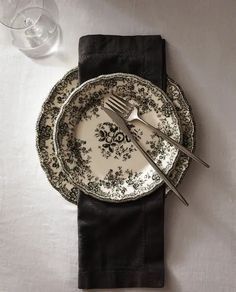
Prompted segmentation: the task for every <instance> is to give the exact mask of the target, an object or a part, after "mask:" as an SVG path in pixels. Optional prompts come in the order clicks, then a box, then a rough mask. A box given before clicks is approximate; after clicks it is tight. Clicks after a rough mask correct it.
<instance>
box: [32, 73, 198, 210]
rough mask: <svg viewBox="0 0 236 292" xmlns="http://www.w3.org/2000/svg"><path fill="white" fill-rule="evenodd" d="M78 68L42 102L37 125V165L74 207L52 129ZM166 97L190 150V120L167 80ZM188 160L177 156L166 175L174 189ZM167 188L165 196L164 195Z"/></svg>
mask: <svg viewBox="0 0 236 292" xmlns="http://www.w3.org/2000/svg"><path fill="white" fill-rule="evenodd" d="M78 85H79V84H78V68H74V69H72V70H70V71H69V72H68V73H67V74H66V75H64V77H63V78H62V79H61V80H59V81H58V82H57V84H56V85H55V86H54V87H53V88H52V90H51V91H50V93H49V95H48V97H47V99H46V100H45V102H44V104H43V106H42V110H41V113H40V116H39V119H38V122H37V128H36V131H37V150H38V154H39V158H40V163H41V166H42V168H43V169H44V171H45V173H46V175H47V178H48V180H49V182H50V183H51V185H52V186H53V187H54V188H55V189H56V190H57V191H58V192H59V193H60V194H61V195H62V196H63V198H65V199H66V200H68V201H69V202H71V203H74V204H76V203H77V197H78V196H79V189H78V187H76V186H75V184H74V183H73V182H72V180H71V179H70V177H68V176H67V174H65V172H64V170H63V169H62V168H61V166H60V164H59V161H58V158H57V156H56V153H55V149H54V145H53V129H54V125H55V120H56V118H57V116H58V113H59V111H60V109H61V107H62V105H63V104H64V102H65V101H66V99H67V98H68V96H69V95H70V93H71V92H72V91H73V90H74V89H75V88H76V87H77V86H78ZM167 96H168V98H169V99H170V100H171V101H172V102H173V104H174V106H175V108H176V110H177V113H178V115H179V119H180V124H181V127H182V132H183V145H184V146H185V147H187V148H188V149H189V150H193V148H194V141H195V132H194V123H193V116H192V112H191V109H190V106H189V105H188V102H187V100H186V98H185V97H184V94H183V92H182V90H181V89H180V87H179V85H178V84H177V83H176V82H174V81H173V80H172V79H171V78H169V77H168V79H167ZM188 165H189V158H188V157H187V156H186V155H184V154H182V153H180V155H179V158H178V160H177V162H176V165H175V168H174V169H173V170H172V171H171V172H170V174H169V177H170V178H171V181H172V182H173V183H174V184H175V185H177V184H178V183H179V182H180V181H181V179H182V178H183V177H184V174H185V173H186V170H187V168H188ZM168 192H169V190H168V188H167V189H166V193H168Z"/></svg>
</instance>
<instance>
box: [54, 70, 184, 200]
mask: <svg viewBox="0 0 236 292" xmlns="http://www.w3.org/2000/svg"><path fill="white" fill-rule="evenodd" d="M112 92H114V93H116V94H117V95H120V96H122V97H123V98H124V99H127V100H129V102H131V103H133V104H134V105H136V106H137V107H138V108H139V112H140V114H141V115H142V116H143V117H144V118H145V119H146V120H147V121H148V122H149V123H151V124H153V125H155V126H156V127H158V128H159V129H160V130H161V131H162V132H164V133H165V134H166V135H168V136H170V137H171V138H172V139H174V140H176V141H178V142H181V139H182V133H181V127H180V123H179V118H178V115H177V112H176V110H175V107H174V105H173V104H172V102H171V101H170V99H169V98H168V97H167V95H166V94H165V92H164V91H162V90H161V89H160V88H159V87H157V86H155V85H154V84H152V83H151V82H150V81H148V80H146V79H143V78H140V77H138V76H136V75H132V74H126V73H114V74H108V75H102V76H99V77H96V78H94V79H90V80H88V81H86V82H84V83H83V84H81V85H80V86H79V87H78V88H76V89H75V90H74V91H73V92H72V93H71V95H70V96H69V98H68V99H67V101H66V102H65V103H64V105H63V106H62V108H61V111H60V113H59V115H58V118H57V121H56V124H55V128H54V147H55V149H56V153H57V156H58V158H59V161H60V164H61V166H62V168H63V169H64V170H65V172H66V173H67V175H68V176H69V177H70V178H71V180H72V181H73V183H74V184H75V185H76V186H77V187H79V188H80V189H81V190H83V191H84V193H86V194H88V195H91V196H93V197H96V198H98V199H100V200H105V201H112V202H123V201H127V200H135V199H137V198H140V197H143V196H145V195H147V194H149V193H151V192H152V191H153V190H154V189H156V188H158V187H159V186H160V185H161V184H162V183H163V179H162V178H161V177H160V176H159V175H158V174H157V173H156V171H155V170H154V169H153V167H152V166H151V165H150V164H149V163H148V162H147V160H146V159H145V158H144V157H143V156H142V154H141V153H140V151H138V150H137V148H136V147H135V146H134V145H133V143H132V142H131V141H130V139H129V138H128V137H127V136H126V135H125V134H124V133H123V132H122V131H121V130H120V128H119V127H118V126H117V125H116V124H115V123H114V122H113V121H112V120H111V119H110V117H108V116H107V114H106V113H105V112H104V110H103V109H102V105H103V103H104V101H105V100H106V99H107V98H109V97H110V96H111V94H112ZM130 130H131V132H132V133H133V135H134V136H135V137H136V139H137V140H139V143H140V144H141V145H142V147H143V148H144V150H145V151H146V152H147V153H148V154H149V155H150V156H151V158H152V159H153V160H154V161H155V162H156V164H157V165H158V167H159V168H160V169H161V170H162V171H163V173H165V174H166V175H168V174H169V172H170V171H171V170H172V169H173V167H174V165H175V163H176V160H177V157H178V153H179V150H178V149H177V148H176V147H175V146H173V145H171V144H170V143H169V142H167V141H166V140H163V139H162V138H160V137H159V136H158V135H157V134H155V133H153V132H152V131H151V130H150V129H149V128H147V127H146V126H145V125H143V124H140V123H132V124H131V125H130Z"/></svg>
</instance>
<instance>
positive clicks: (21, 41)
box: [0, 0, 60, 58]
mask: <svg viewBox="0 0 236 292" xmlns="http://www.w3.org/2000/svg"><path fill="white" fill-rule="evenodd" d="M57 18H58V9H57V6H56V4H55V2H54V1H53V0H0V22H1V23H2V24H3V25H4V26H5V27H6V28H8V29H9V30H10V33H11V36H12V43H13V45H14V46H16V47H17V48H18V49H19V50H20V51H22V52H23V53H24V54H25V55H27V56H28V57H31V58H39V57H44V56H47V55H49V54H51V53H53V52H55V51H56V50H57V48H58V45H59V42H60V28H59V25H58V24H57Z"/></svg>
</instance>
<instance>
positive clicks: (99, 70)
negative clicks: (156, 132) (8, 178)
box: [78, 35, 166, 289]
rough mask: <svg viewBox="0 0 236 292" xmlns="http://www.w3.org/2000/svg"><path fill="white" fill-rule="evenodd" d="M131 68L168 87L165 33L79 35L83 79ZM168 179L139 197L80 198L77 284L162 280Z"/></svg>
mask: <svg viewBox="0 0 236 292" xmlns="http://www.w3.org/2000/svg"><path fill="white" fill-rule="evenodd" d="M115 72H123V73H131V74H135V75H138V76H140V77H143V78H145V79H148V80H150V81H152V82H153V83H154V84H156V85H157V86H159V87H160V88H162V89H163V90H165V89H166V88H165V87H166V71H165V41H164V40H163V39H162V38H161V36H111V35H88V36H83V37H81V38H80V41H79V80H80V82H81V83H82V82H84V81H86V80H88V79H90V78H93V77H96V76H98V75H101V74H109V73H115ZM164 191H165V187H164V185H163V186H161V187H160V188H159V189H158V190H156V191H154V192H153V193H152V194H151V195H148V196H146V197H143V198H141V199H138V200H136V201H131V202H125V203H110V202H104V201H100V200H98V199H95V198H92V197H91V196H88V195H86V194H83V193H82V192H81V194H80V196H79V199H78V239H79V278H78V288H81V289H89V288H128V287H163V286H164Z"/></svg>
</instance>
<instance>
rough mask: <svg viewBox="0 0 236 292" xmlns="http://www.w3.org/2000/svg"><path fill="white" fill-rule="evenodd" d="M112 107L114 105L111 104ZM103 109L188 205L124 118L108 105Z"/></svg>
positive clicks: (184, 202) (186, 204)
mask: <svg viewBox="0 0 236 292" xmlns="http://www.w3.org/2000/svg"><path fill="white" fill-rule="evenodd" d="M109 107H110V108H112V106H110V105H109ZM102 109H103V110H104V111H105V112H106V114H107V115H108V116H109V117H110V118H111V119H112V120H113V121H114V122H115V123H116V124H117V126H119V128H120V129H121V130H122V131H123V132H124V133H125V134H126V135H127V136H128V137H129V138H130V140H131V141H132V143H133V144H134V145H135V146H136V148H137V149H138V150H139V151H140V152H141V154H142V155H143V156H144V158H145V159H146V160H147V161H148V163H149V164H150V165H151V166H152V167H153V168H154V169H155V171H156V172H157V173H158V175H159V176H160V177H161V178H162V179H163V181H164V182H165V183H166V184H167V186H168V187H169V188H170V189H171V190H172V191H173V192H174V194H175V195H176V196H177V197H178V199H179V200H180V201H181V202H182V203H183V204H184V205H185V206H188V205H189V204H188V202H187V201H186V200H185V198H184V197H183V196H182V195H181V194H180V193H179V191H178V190H177V189H176V187H175V186H174V185H173V184H172V183H171V182H170V181H169V179H168V178H167V176H166V175H165V174H164V173H163V172H162V171H161V170H160V168H159V167H158V166H157V165H156V164H155V162H154V161H153V160H152V158H151V157H150V156H149V155H148V154H147V153H146V152H145V150H144V149H143V148H142V146H141V145H140V144H139V143H138V142H137V140H136V139H135V138H134V136H133V134H132V133H131V132H130V130H129V128H128V126H127V124H126V122H125V121H124V119H123V118H122V117H121V116H120V115H119V114H118V113H116V112H115V110H113V109H112V110H110V109H108V108H107V107H104V106H102Z"/></svg>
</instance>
